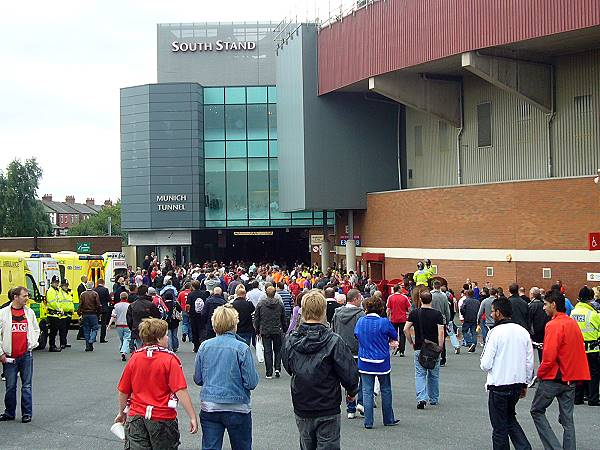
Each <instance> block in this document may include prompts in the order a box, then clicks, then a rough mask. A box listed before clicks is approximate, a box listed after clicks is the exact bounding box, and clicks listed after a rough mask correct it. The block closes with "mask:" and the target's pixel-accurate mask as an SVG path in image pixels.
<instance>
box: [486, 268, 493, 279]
mask: <svg viewBox="0 0 600 450" xmlns="http://www.w3.org/2000/svg"><path fill="white" fill-rule="evenodd" d="M485 276H486V277H493V276H494V268H493V267H486V268H485Z"/></svg>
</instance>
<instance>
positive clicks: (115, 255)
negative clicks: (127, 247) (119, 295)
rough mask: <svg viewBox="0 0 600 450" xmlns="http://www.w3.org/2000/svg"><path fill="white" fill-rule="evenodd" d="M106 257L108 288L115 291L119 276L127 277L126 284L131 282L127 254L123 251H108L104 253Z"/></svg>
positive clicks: (105, 267) (103, 255)
mask: <svg viewBox="0 0 600 450" xmlns="http://www.w3.org/2000/svg"><path fill="white" fill-rule="evenodd" d="M102 257H103V258H104V272H105V275H106V278H107V279H106V285H105V286H106V288H107V289H108V290H109V291H110V292H111V293H112V292H114V290H115V289H114V285H115V282H116V281H117V279H118V278H119V277H123V278H125V284H129V280H128V278H127V274H128V272H127V261H126V260H125V254H124V253H121V252H106V253H103V254H102Z"/></svg>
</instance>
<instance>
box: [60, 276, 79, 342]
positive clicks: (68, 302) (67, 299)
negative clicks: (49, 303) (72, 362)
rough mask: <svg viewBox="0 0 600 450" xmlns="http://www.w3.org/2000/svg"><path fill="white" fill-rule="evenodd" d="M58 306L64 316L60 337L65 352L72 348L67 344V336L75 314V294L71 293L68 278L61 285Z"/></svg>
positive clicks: (61, 319)
mask: <svg viewBox="0 0 600 450" xmlns="http://www.w3.org/2000/svg"><path fill="white" fill-rule="evenodd" d="M58 306H59V307H60V310H61V311H62V316H61V318H60V322H59V325H58V335H59V339H60V348H61V350H64V349H65V348H69V347H71V346H70V345H69V344H68V343H67V334H68V332H69V324H70V323H71V318H72V316H73V313H74V312H75V304H74V303H73V294H72V293H71V289H70V288H69V281H68V280H67V279H66V278H65V279H64V280H62V282H61V283H60V293H59V300H58Z"/></svg>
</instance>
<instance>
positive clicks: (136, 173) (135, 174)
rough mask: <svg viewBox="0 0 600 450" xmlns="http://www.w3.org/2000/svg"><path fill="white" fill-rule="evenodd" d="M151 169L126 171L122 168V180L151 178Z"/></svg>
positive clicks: (141, 168) (142, 168)
mask: <svg viewBox="0 0 600 450" xmlns="http://www.w3.org/2000/svg"><path fill="white" fill-rule="evenodd" d="M149 176H150V168H149V167H140V168H138V169H124V168H121V178H132V177H149Z"/></svg>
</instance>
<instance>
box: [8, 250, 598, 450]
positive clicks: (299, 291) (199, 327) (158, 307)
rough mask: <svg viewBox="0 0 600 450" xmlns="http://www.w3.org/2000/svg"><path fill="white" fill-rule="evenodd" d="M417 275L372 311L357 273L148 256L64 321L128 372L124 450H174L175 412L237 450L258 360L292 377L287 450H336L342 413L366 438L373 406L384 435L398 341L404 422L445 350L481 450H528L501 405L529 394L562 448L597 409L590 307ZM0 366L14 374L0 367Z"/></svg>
mask: <svg viewBox="0 0 600 450" xmlns="http://www.w3.org/2000/svg"><path fill="white" fill-rule="evenodd" d="M431 267H432V266H431V262H430V261H429V260H426V261H424V262H419V265H418V267H417V270H416V272H415V273H414V275H413V276H412V277H409V278H408V279H407V278H405V280H404V283H399V284H397V285H395V286H393V289H392V293H391V294H390V295H389V296H387V295H385V294H384V293H383V292H382V291H381V290H379V289H378V286H377V285H376V284H375V283H373V282H372V280H370V279H369V278H368V277H367V276H366V274H358V273H354V272H349V273H343V272H341V271H338V270H336V269H335V268H330V269H327V270H326V271H321V270H319V268H318V267H317V266H316V265H315V266H312V267H307V266H304V265H302V264H298V265H294V266H292V267H290V268H289V269H288V268H286V267H280V266H279V265H277V264H259V265H257V264H255V263H246V262H244V261H240V262H236V263H229V264H225V263H217V262H214V261H213V262H205V263H204V264H186V265H181V266H177V265H176V264H174V263H173V261H172V260H170V259H169V258H165V259H164V260H163V261H162V262H160V263H159V261H158V258H156V257H155V256H154V255H148V256H147V257H146V258H145V259H144V263H143V266H142V267H140V268H137V269H136V270H130V274H129V276H128V277H127V278H125V277H123V278H121V279H118V280H116V283H115V286H114V288H113V292H112V294H110V293H109V294H108V297H107V295H106V294H107V292H108V289H106V288H104V287H103V286H102V288H103V289H106V292H104V291H103V289H101V290H100V292H98V288H97V287H94V286H93V284H92V283H86V286H85V291H83V292H82V295H80V304H79V309H78V312H79V314H80V316H81V317H82V324H83V326H82V328H83V338H84V339H85V345H86V351H93V345H94V342H95V341H96V333H97V331H98V328H99V327H102V329H101V339H100V342H106V339H105V337H106V327H111V326H114V327H116V329H117V332H118V336H119V345H118V353H119V355H120V357H121V359H122V360H123V361H127V360H128V359H129V362H128V363H127V364H126V366H125V369H124V372H123V375H122V378H121V381H120V383H119V386H118V391H119V414H118V415H117V417H116V419H115V422H116V423H122V424H123V425H124V428H125V436H126V442H127V444H126V445H128V447H127V448H132V449H136V448H140V449H141V448H165V446H166V445H167V444H168V445H171V446H172V447H173V448H175V447H176V445H177V444H178V442H179V429H178V426H177V421H176V416H177V412H176V407H177V405H178V403H179V402H181V404H182V406H183V407H184V409H185V411H186V413H187V414H188V416H189V420H190V425H189V430H190V432H192V433H195V432H196V431H197V430H198V428H199V426H200V428H201V429H202V446H203V448H221V446H222V442H223V436H224V431H225V430H227V431H228V435H229V439H230V442H231V446H232V448H236V449H246V448H251V447H252V419H251V417H252V416H251V406H250V405H251V403H250V396H251V391H252V390H253V389H255V388H256V386H257V385H258V383H259V375H258V371H257V367H256V361H257V360H258V361H259V362H263V361H264V364H265V376H266V379H268V380H271V379H273V378H279V377H280V376H281V371H282V367H283V368H284V369H285V370H286V372H287V373H289V374H290V375H291V397H292V405H293V409H294V413H295V417H296V424H297V427H298V431H299V439H300V447H301V448H302V449H316V448H331V449H335V448H340V414H341V409H340V404H341V402H342V400H343V399H344V398H345V406H346V414H347V418H348V419H355V418H358V417H364V427H365V428H366V429H371V428H373V427H374V426H375V418H374V408H375V407H376V406H377V404H376V402H377V400H379V399H380V404H381V406H380V410H381V414H382V419H383V425H384V426H394V425H397V424H398V422H399V421H398V419H396V416H395V415H394V411H393V407H392V404H393V401H392V395H393V389H392V382H391V376H390V375H391V368H392V364H391V359H392V358H393V357H404V355H405V352H406V342H408V344H409V345H410V346H411V347H412V349H413V350H414V352H413V357H414V362H413V363H414V370H415V404H416V408H417V409H426V408H428V407H435V406H436V405H437V404H438V403H439V402H440V399H441V397H442V395H441V392H440V368H441V367H444V366H445V365H446V364H447V358H446V340H447V338H449V341H450V345H451V346H452V348H453V349H454V352H455V354H460V352H461V348H466V351H467V352H470V353H475V352H476V351H477V346H478V344H479V345H481V346H484V349H483V351H482V354H481V369H482V370H483V371H485V372H486V374H487V381H486V388H487V390H488V395H489V401H488V406H489V415H490V421H491V424H492V429H493V432H492V442H493V448H494V449H505V448H506V449H508V448H509V439H510V440H511V441H512V443H513V445H514V447H515V448H518V449H526V448H531V445H530V444H529V441H528V439H527V437H526V435H525V433H524V432H523V430H522V428H521V427H520V425H519V423H518V422H517V420H516V415H515V405H516V404H517V402H518V401H519V399H520V398H523V397H524V396H525V395H526V392H527V389H528V387H531V386H533V385H534V384H536V393H535V396H534V400H533V402H532V406H531V415H532V417H533V421H534V423H535V426H536V428H537V430H538V433H539V435H540V439H541V440H542V443H543V445H544V447H545V448H548V449H554V448H576V447H575V431H574V424H573V408H574V405H577V404H583V403H584V402H585V401H587V404H588V405H590V406H598V405H600V401H599V398H598V390H599V386H598V384H599V381H600V361H599V355H600V348H599V346H598V342H599V338H600V313H598V310H600V305H599V304H598V300H597V299H598V298H599V297H600V295H598V292H595V291H593V290H592V289H590V288H588V287H587V286H585V287H583V288H582V289H581V291H580V292H579V296H578V298H577V302H575V301H573V302H571V301H570V300H569V299H567V298H566V297H565V295H564V287H563V286H562V284H561V283H560V282H557V283H556V284H554V285H552V286H551V287H550V288H549V289H548V290H547V291H544V290H543V289H541V288H538V287H532V288H531V289H530V290H529V295H526V294H525V290H524V289H523V288H522V287H519V286H518V285H517V284H511V285H510V286H509V287H508V293H509V296H508V297H506V296H505V294H504V290H503V289H502V287H499V286H492V285H491V284H489V283H486V285H485V286H483V287H479V285H478V283H477V282H475V281H473V282H471V281H470V280H469V279H467V280H466V281H465V283H464V284H463V286H462V289H460V291H458V292H456V293H455V292H454V291H453V290H452V289H451V288H450V287H449V286H447V284H446V283H445V280H444V279H443V278H439V277H435V275H434V273H433V270H432V269H431ZM82 282H83V280H82ZM102 284H103V283H102ZM19 289H21V290H19ZM14 291H15V292H12V291H11V295H12V294H14V296H13V297H14V299H13V305H12V306H11V308H10V309H11V310H12V311H13V313H12V320H13V321H14V320H16V319H15V317H17V316H19V315H20V316H21V317H28V315H27V314H28V313H29V311H30V310H29V309H28V308H27V306H23V305H21V304H22V303H23V301H22V298H23V296H24V295H26V289H24V288H15V290H14ZM386 297H387V298H386ZM107 298H108V300H107ZM5 309H7V310H8V308H5ZM19 310H22V311H24V313H23V314H19V313H18V312H17V311H19ZM0 321H4V318H3V317H0ZM6 321H10V320H9V318H6ZM13 323H14V322H13ZM28 323H29V321H28ZM2 324H3V325H4V322H2ZM26 328H27V327H26ZM180 328H181V330H180ZM7 329H10V326H9V327H8V328H7V326H1V328H0V339H1V340H2V346H1V348H2V350H1V351H2V353H1V354H0V360H2V362H3V363H4V371H5V372H6V374H7V395H6V398H5V403H6V410H5V413H4V414H2V415H1V416H0V421H3V420H13V419H14V417H15V408H16V380H17V373H19V374H20V376H21V379H22V381H24V383H23V387H24V394H23V398H24V399H26V398H28V399H29V401H27V400H24V402H23V404H22V412H23V421H26V420H25V419H26V418H28V420H31V378H30V376H29V378H28V376H27V364H28V363H27V361H26V360H25V359H23V358H25V355H30V350H31V349H29V350H28V348H29V347H30V346H31V344H32V342H34V341H35V339H36V336H35V333H36V330H35V327H34V326H33V324H31V326H30V327H29V328H28V329H27V330H26V331H27V332H26V333H25V336H26V340H25V343H26V345H25V344H23V340H22V339H23V336H21V340H18V337H17V335H16V334H14V331H13V333H12V334H11V333H10V332H7V331H6V330H7ZM13 330H14V326H13ZM59 330H60V328H59ZM37 332H39V330H38V331H37ZM59 334H60V333H59ZM13 335H14V337H13ZM179 337H181V341H182V342H183V343H185V342H190V343H191V347H192V350H193V351H194V352H195V353H196V367H195V373H194V382H195V383H196V384H198V385H200V386H202V390H201V394H200V415H199V417H200V424H198V422H197V419H196V417H197V416H196V412H195V410H194V407H193V405H192V402H191V400H190V399H189V395H188V394H187V384H186V380H185V377H184V375H183V371H182V368H181V362H180V360H179V359H178V357H177V355H176V353H177V351H178V350H179V348H180V346H181V345H182V343H181V342H180V338H179ZM11 338H12V339H17V340H16V341H15V342H20V344H18V345H19V346H20V347H19V348H20V350H19V352H15V350H14V349H13V348H11V345H12V343H11ZM461 340H462V342H461ZM63 342H64V345H68V344H67V343H66V338H65V340H64V341H63V340H62V335H61V341H60V343H61V346H63ZM53 343H54V340H53V339H52V338H51V349H52V348H55V349H56V348H57V347H56V346H55V345H54V346H53V345H52V344H53ZM534 347H535V348H536V349H537V353H538V358H539V368H538V370H537V376H534V350H533V349H534ZM63 348H65V347H63ZM23 350H25V351H23ZM51 351H52V350H51ZM19 353H22V354H21V355H19ZM7 355H9V356H10V357H12V358H14V359H15V361H16V362H17V364H14V365H11V363H7V362H6V361H7ZM15 355H16V358H15ZM27 379H28V381H29V382H28V383H25V381H27ZM317 379H318V380H319V383H314V380H317ZM148 380H153V382H152V383H148ZM26 385H28V386H29V387H28V388H27V387H26ZM27 389H29V394H27V393H26V391H27ZM342 389H343V390H344V391H345V394H344V396H342ZM9 391H10V392H11V393H10V394H9ZM27 396H28V397H27ZM554 398H557V399H558V403H559V406H560V423H561V425H562V426H563V427H564V433H563V443H562V445H561V444H559V442H558V439H557V438H556V435H555V434H554V432H553V431H552V429H551V427H550V425H549V423H548V421H547V420H546V417H545V411H546V408H547V407H548V406H549V405H550V404H551V403H552V401H553V399H554ZM157 430H161V432H157ZM169 443H170V444H169ZM166 448H171V447H166Z"/></svg>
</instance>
